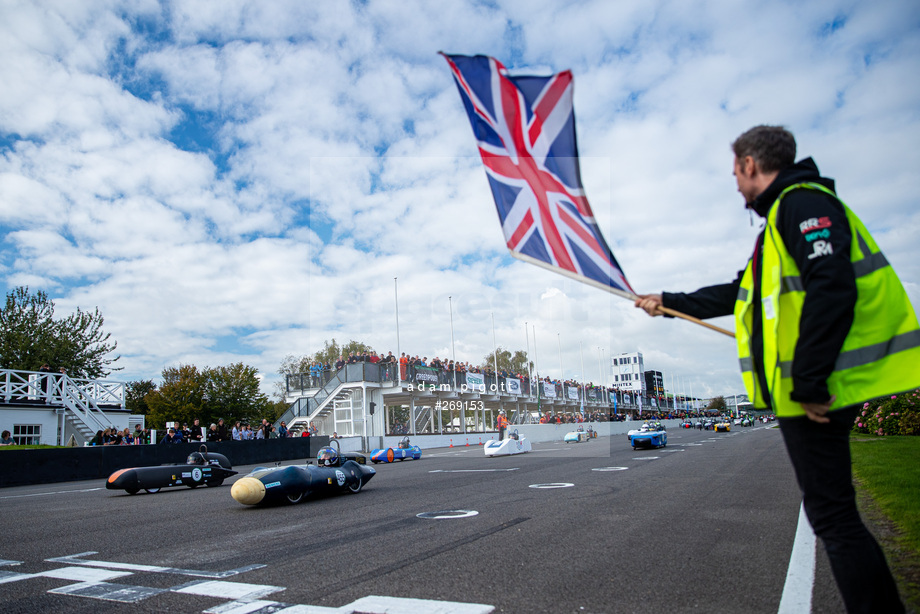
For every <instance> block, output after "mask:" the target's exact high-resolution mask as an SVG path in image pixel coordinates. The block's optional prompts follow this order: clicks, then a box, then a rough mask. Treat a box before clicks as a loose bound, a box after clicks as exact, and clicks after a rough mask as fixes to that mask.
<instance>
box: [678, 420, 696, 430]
mask: <svg viewBox="0 0 920 614" xmlns="http://www.w3.org/2000/svg"><path fill="white" fill-rule="evenodd" d="M680 428H682V429H692V428H693V423H692V422H690V421H689V420H684V421H683V422H681V423H680Z"/></svg>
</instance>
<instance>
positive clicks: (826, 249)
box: [808, 241, 834, 260]
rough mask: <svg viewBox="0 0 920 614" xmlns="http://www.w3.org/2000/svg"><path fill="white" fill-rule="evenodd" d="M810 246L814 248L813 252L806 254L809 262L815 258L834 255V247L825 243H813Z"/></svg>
mask: <svg viewBox="0 0 920 614" xmlns="http://www.w3.org/2000/svg"><path fill="white" fill-rule="evenodd" d="M812 245H814V246H815V251H813V252H812V253H810V254H808V259H809V260H814V259H815V258H820V257H821V256H827V255H829V254H833V253H834V246H833V245H831V244H830V243H828V242H827V241H815V242H814V243H813V244H812Z"/></svg>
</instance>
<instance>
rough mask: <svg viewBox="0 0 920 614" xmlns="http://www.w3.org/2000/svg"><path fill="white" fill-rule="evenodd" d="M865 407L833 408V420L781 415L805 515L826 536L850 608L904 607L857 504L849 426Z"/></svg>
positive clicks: (895, 609)
mask: <svg viewBox="0 0 920 614" xmlns="http://www.w3.org/2000/svg"><path fill="white" fill-rule="evenodd" d="M860 407H861V406H853V407H846V408H843V409H839V410H835V411H833V412H830V413H828V414H827V415H828V417H829V418H830V419H831V422H830V424H818V423H817V422H813V421H811V420H809V419H808V418H807V417H804V416H803V417H801V418H780V419H779V426H780V429H781V431H782V433H783V439H784V440H785V441H786V450H787V451H788V452H789V458H790V460H791V461H792V467H793V468H794V469H795V476H796V479H797V480H798V482H799V488H801V489H802V494H803V497H804V498H803V505H804V508H805V514H806V515H807V516H808V520H809V522H810V523H811V526H812V528H813V529H814V531H815V535H817V536H818V537H819V538H821V541H822V542H823V543H824V548H825V550H826V551H827V556H828V559H830V563H831V570H832V571H833V573H834V579H835V580H836V581H837V586H838V588H839V589H840V593H841V595H842V596H843V602H844V604H845V605H846V608H847V612H851V613H853V612H861V613H862V612H865V613H866V614H868V613H870V612H873V613H887V612H896V613H900V612H904V605H903V604H902V603H901V600H900V598H899V597H898V587H897V585H896V584H895V581H894V578H893V577H892V575H891V571H890V570H889V569H888V563H887V562H886V561H885V554H884V553H883V552H882V549H881V548H880V547H879V545H878V542H876V541H875V538H874V537H873V536H872V534H871V533H870V532H869V530H868V529H867V528H866V526H865V525H864V524H863V522H862V519H861V518H860V517H859V512H858V510H857V509H856V491H855V489H854V488H853V475H852V468H851V461H850V430H851V429H852V427H853V420H854V419H855V417H856V413H857V412H858V411H859V409H860Z"/></svg>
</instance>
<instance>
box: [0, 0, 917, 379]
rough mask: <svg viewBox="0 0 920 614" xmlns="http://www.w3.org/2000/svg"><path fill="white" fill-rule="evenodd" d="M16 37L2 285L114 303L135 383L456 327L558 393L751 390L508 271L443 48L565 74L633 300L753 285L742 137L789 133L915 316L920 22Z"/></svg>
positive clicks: (317, 28) (133, 9)
mask: <svg viewBox="0 0 920 614" xmlns="http://www.w3.org/2000/svg"><path fill="white" fill-rule="evenodd" d="M0 16H2V19H0V82H2V83H4V87H3V88H2V90H0V237H2V240H0V289H2V290H3V291H4V292H6V291H8V290H9V289H11V288H13V287H16V286H20V285H27V286H29V287H30V288H31V289H33V290H38V289H41V290H44V291H46V292H48V294H49V295H50V296H51V297H52V298H53V299H54V300H55V303H56V305H57V308H58V310H59V312H61V313H69V312H70V311H72V310H73V309H75V308H76V307H78V306H79V307H81V308H83V309H92V308H94V307H98V308H99V309H100V311H101V312H102V313H103V315H104V316H105V320H106V325H105V328H106V330H107V331H108V332H111V333H112V337H113V338H114V339H115V340H117V342H118V352H119V353H120V354H121V356H122V358H121V360H120V361H119V362H118V365H119V366H121V367H122V368H123V370H122V371H120V372H118V373H117V374H116V375H115V377H117V378H119V379H125V380H131V379H154V380H159V375H160V372H161V371H162V369H163V368H164V367H168V366H177V365H180V364H195V365H198V366H201V367H203V366H217V365H225V364H230V363H233V362H240V361H241V362H244V363H246V364H249V365H252V366H255V367H257V368H258V369H259V370H260V372H261V373H262V374H263V375H264V376H265V389H266V391H269V392H270V391H271V390H273V384H274V382H275V381H276V380H277V373H276V372H277V370H278V367H279V366H280V364H281V362H282V360H283V359H284V357H285V356H287V355H296V356H299V355H303V354H308V353H312V352H314V351H316V350H317V349H320V348H322V346H323V342H324V341H325V340H327V339H331V338H333V337H334V338H336V339H337V340H339V341H340V342H341V341H347V340H349V339H356V340H361V341H364V342H366V343H369V344H371V345H372V346H373V347H375V348H377V349H378V350H380V351H383V352H386V351H389V350H392V351H394V352H396V350H397V347H399V348H400V349H401V350H402V351H406V352H410V353H412V354H419V355H425V356H429V357H430V356H435V355H436V356H441V357H449V356H450V355H451V352H452V348H451V328H450V320H451V317H452V319H453V331H454V347H455V351H456V355H457V359H459V360H469V361H473V362H479V361H480V360H481V359H482V357H483V356H484V355H485V354H487V353H488V352H490V351H491V350H492V347H493V344H492V318H494V321H495V336H496V339H497V342H498V344H499V345H502V346H504V347H510V348H512V349H524V348H525V346H526V343H527V340H526V338H525V323H526V326H527V327H529V328H531V330H532V331H535V333H536V341H537V350H538V352H537V354H536V358H537V360H538V363H540V365H541V367H543V370H545V371H546V372H548V373H549V374H550V375H553V376H559V375H560V374H561V375H564V376H565V377H567V378H580V377H581V376H582V373H583V372H584V375H585V376H586V378H587V379H589V380H591V381H598V380H599V379H600V378H601V375H600V373H599V366H598V363H599V362H600V359H601V357H603V358H604V359H605V362H606V361H607V360H609V358H610V356H611V355H613V354H616V353H620V352H632V351H637V350H638V351H641V352H643V354H644V356H645V363H646V367H647V368H651V369H656V370H660V371H663V372H664V373H665V378H666V382H667V380H668V377H669V376H680V378H681V379H682V381H683V382H685V384H684V385H685V386H689V384H690V383H692V385H693V391H694V393H695V394H697V395H710V394H732V393H735V392H740V391H741V380H740V376H739V375H738V373H737V359H736V358H735V353H734V348H733V343H732V342H731V340H730V339H727V338H722V337H721V336H719V335H717V334H715V333H712V332H709V331H706V330H704V329H702V328H700V327H696V326H693V325H691V324H687V323H683V322H675V321H663V320H661V319H654V320H653V319H650V318H647V317H646V316H644V314H642V313H639V312H638V311H637V310H635V309H634V308H633V307H632V304H631V303H630V302H629V301H626V300H624V299H621V298H618V297H612V296H608V295H606V293H603V292H601V291H598V290H595V289H593V288H591V287H588V286H583V285H580V284H578V283H576V282H572V281H569V280H567V279H564V278H562V277H559V276H556V275H553V274H552V273H549V272H546V271H543V270H541V269H538V268H536V267H533V266H530V265H527V264H524V263H521V262H517V261H515V260H513V259H511V258H510V257H509V256H508V255H507V253H506V250H505V248H504V243H503V239H502V236H501V230H500V228H499V224H498V220H497V216H496V214H495V210H494V206H493V203H492V199H491V194H490V192H489V187H488V182H487V180H486V176H485V173H484V172H483V170H482V167H481V163H480V161H479V159H478V157H477V153H476V148H475V143H474V140H473V137H472V134H471V131H470V127H469V124H468V122H467V119H466V117H465V113H464V111H463V108H462V104H461V101H460V98H459V96H458V94H457V91H456V88H455V86H454V84H453V82H452V80H451V77H450V73H449V71H448V68H447V66H446V63H445V62H444V60H443V59H442V58H441V57H440V56H439V55H437V52H438V51H441V50H443V51H446V52H451V53H466V54H477V53H481V54H487V55H493V56H495V57H497V58H498V59H499V60H501V61H502V62H503V63H504V64H505V65H506V66H508V67H509V68H511V69H513V70H515V71H516V72H531V73H534V74H548V73H550V72H557V71H560V70H563V69H567V68H568V69H571V70H572V71H573V74H574V77H575V110H576V119H577V130H578V141H579V147H580V153H581V156H582V169H581V170H582V177H583V180H584V183H585V189H586V193H587V196H588V199H589V200H590V202H591V204H592V207H593V209H594V211H595V214H596V216H597V219H598V222H599V225H600V227H601V229H602V231H603V232H604V234H605V236H606V238H607V241H608V243H609V244H610V246H611V248H612V249H613V251H614V254H615V255H616V257H617V259H618V260H619V262H620V264H621V265H622V267H623V269H624V271H625V273H626V276H627V278H628V279H629V281H630V283H631V284H632V285H633V287H635V288H636V289H637V290H638V291H660V290H662V289H666V290H674V291H677V290H692V289H695V288H697V287H700V286H702V285H708V284H713V283H721V282H724V281H727V280H731V279H732V278H733V277H734V275H735V274H736V272H737V271H738V270H739V269H741V268H743V266H744V264H745V262H746V260H747V257H748V254H749V252H750V250H751V247H752V245H753V238H754V236H755V234H756V232H757V226H756V225H755V226H753V227H752V226H751V223H750V220H749V218H748V215H747V213H746V212H745V211H744V209H743V203H742V200H741V197H740V196H739V195H738V194H737V192H736V187H735V185H734V182H733V179H732V176H731V162H732V157H731V153H730V149H729V144H730V142H731V141H732V140H733V139H734V138H735V137H736V136H737V135H738V134H740V133H741V132H743V131H744V130H746V129H747V128H749V127H751V126H753V125H756V124H760V123H770V124H783V125H785V126H787V127H788V128H789V129H791V130H792V131H793V132H794V133H795V134H796V137H797V140H798V143H799V152H800V157H805V156H813V157H814V158H815V160H816V161H817V163H818V165H819V167H820V168H821V169H822V171H823V173H824V174H825V175H827V176H829V177H833V178H835V179H836V180H837V185H838V190H839V192H840V195H841V197H842V198H843V199H844V200H845V201H846V202H847V203H848V204H849V205H850V206H851V207H852V208H853V209H854V210H855V211H856V213H857V214H858V215H860V217H861V218H862V219H863V221H864V222H865V223H866V224H867V225H868V226H869V228H870V230H872V232H873V233H874V235H875V237H876V239H877V241H878V242H879V244H880V245H881V246H882V249H883V250H884V251H885V253H886V255H887V256H888V258H889V260H890V261H891V262H892V264H893V265H894V267H895V270H896V271H897V272H898V274H899V275H900V276H901V279H902V281H903V282H904V284H905V287H906V288H907V290H908V293H909V294H910V296H911V298H912V300H913V301H914V303H915V305H916V304H918V299H920V257H918V255H920V254H918V248H917V241H916V237H917V234H918V231H920V212H918V208H917V207H916V205H915V202H916V196H915V192H916V188H915V187H914V178H915V174H916V169H917V168H918V167H920V154H918V149H917V147H916V143H917V142H918V141H920V112H918V110H920V83H918V81H917V79H916V75H917V74H920V27H918V26H920V5H916V4H915V3H905V2H898V1H880V2H872V3H866V2H852V1H851V2H844V1H839V2H838V1H822V2H811V3H807V4H804V5H803V4H801V3H797V2H776V1H771V2H747V3H737V2H729V1H717V0H699V1H696V2H676V1H675V2H649V1H646V0H636V1H631V0H621V1H618V2H607V1H604V0H600V1H595V2H591V1H584V2H575V3H561V2H548V1H544V2H539V1H538V2H534V1H528V2H524V1H522V0H521V1H508V2H488V3H486V2H462V1H457V2H450V3H431V2H413V1H406V0H402V1H392V2H390V1H382V2H377V1H369V2H363V3H357V2H353V3H344V2H341V3H315V2H300V1H292V2H275V1H261V2H256V1H253V2H246V1H242V0H237V1H222V2H204V1H183V2H172V3H171V2H154V1H147V2H144V1H136V2H117V1H87V2H79V3H76V2H69V1H63V0H62V1H60V2H40V3H39V2H17V1H13V0H0ZM394 277H396V278H398V282H397V283H398V296H399V338H398V339H397V335H396V314H395V311H396V304H395V292H394V285H395V284H394ZM448 297H451V298H450V300H448ZM717 323H718V324H720V325H722V326H725V327H728V328H731V327H732V323H731V322H730V321H721V322H717ZM530 343H531V350H533V339H532V338H531V340H530ZM560 354H561V357H562V360H561V361H560ZM560 362H562V365H563V366H562V373H560V368H559V364H560ZM582 365H584V368H582Z"/></svg>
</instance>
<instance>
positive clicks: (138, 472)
mask: <svg viewBox="0 0 920 614" xmlns="http://www.w3.org/2000/svg"><path fill="white" fill-rule="evenodd" d="M185 462H186V464H185V465H159V466H157V467H131V468H128V469H119V470H118V471H116V472H115V473H113V474H112V475H110V476H109V479H107V480H106V481H105V487H106V488H108V489H109V490H124V491H125V492H127V493H128V494H129V495H134V494H137V492H138V491H139V490H141V489H142V488H143V489H144V490H146V491H147V492H149V493H155V492H160V489H161V488H165V487H167V486H188V487H189V488H195V487H196V486H201V485H202V484H204V485H205V486H220V485H221V484H223V483H224V480H225V479H227V478H228V477H230V476H231V475H236V474H237V472H236V471H233V467H232V466H231V465H230V461H229V460H228V459H227V457H226V456H224V455H223V454H217V453H216V452H208V449H207V447H206V446H201V451H199V452H192V453H191V454H189V456H188V458H187V459H186V461H185Z"/></svg>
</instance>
